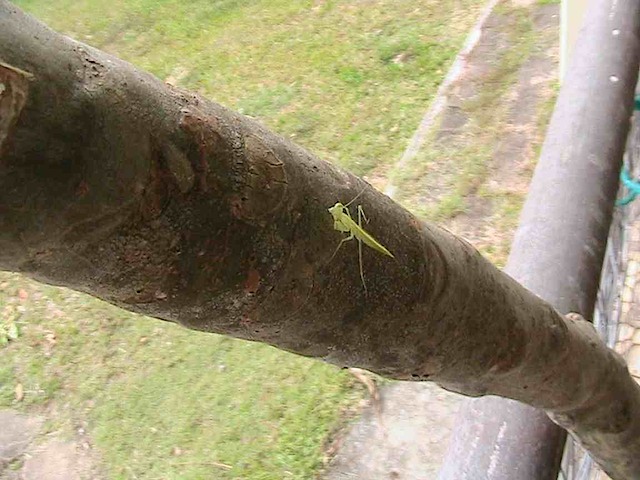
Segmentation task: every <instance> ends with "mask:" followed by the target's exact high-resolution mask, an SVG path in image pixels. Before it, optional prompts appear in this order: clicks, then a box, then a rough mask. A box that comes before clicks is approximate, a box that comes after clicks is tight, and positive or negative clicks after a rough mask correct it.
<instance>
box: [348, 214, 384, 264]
mask: <svg viewBox="0 0 640 480" xmlns="http://www.w3.org/2000/svg"><path fill="white" fill-rule="evenodd" d="M349 220H351V219H349ZM351 222H352V223H353V226H352V227H351V231H352V232H353V233H354V235H355V236H356V238H357V239H358V240H361V241H362V242H364V243H365V244H366V245H367V246H368V247H371V248H373V249H374V250H376V251H378V252H380V253H382V254H383V255H388V256H390V257H391V258H394V257H393V254H392V253H391V252H390V251H389V250H387V249H386V248H385V247H384V245H382V244H381V243H380V242H378V241H377V240H376V239H375V238H373V236H372V235H371V234H370V233H369V232H367V231H366V230H365V229H364V228H362V227H361V226H360V225H358V224H357V223H356V222H354V221H353V220H351Z"/></svg>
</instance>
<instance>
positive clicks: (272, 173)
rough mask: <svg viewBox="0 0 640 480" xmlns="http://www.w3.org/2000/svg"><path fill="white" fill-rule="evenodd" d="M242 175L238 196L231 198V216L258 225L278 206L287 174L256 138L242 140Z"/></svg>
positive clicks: (284, 190)
mask: <svg viewBox="0 0 640 480" xmlns="http://www.w3.org/2000/svg"><path fill="white" fill-rule="evenodd" d="M244 155H245V161H246V169H247V170H246V175H245V180H244V188H242V191H241V192H240V195H236V196H234V198H232V200H231V201H232V211H233V214H234V215H235V216H236V217H238V218H242V219H245V220H253V221H255V222H257V223H262V222H264V221H266V220H267V219H268V218H269V217H271V216H272V215H273V214H274V213H275V212H276V211H277V210H278V209H279V208H280V206H281V205H282V202H283V201H284V197H285V194H286V192H287V186H288V185H287V174H286V171H285V168H284V162H282V161H281V160H280V159H279V158H278V156H277V155H276V153H275V152H274V151H273V150H271V148H269V146H267V145H266V144H265V142H264V140H262V139H261V138H259V137H258V136H256V135H253V134H248V135H246V136H245V138H244Z"/></svg>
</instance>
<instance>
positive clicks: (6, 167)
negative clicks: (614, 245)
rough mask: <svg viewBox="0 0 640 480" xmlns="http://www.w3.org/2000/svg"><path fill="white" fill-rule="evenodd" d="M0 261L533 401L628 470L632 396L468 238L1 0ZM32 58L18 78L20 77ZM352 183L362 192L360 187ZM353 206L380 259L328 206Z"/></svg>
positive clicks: (357, 361)
mask: <svg viewBox="0 0 640 480" xmlns="http://www.w3.org/2000/svg"><path fill="white" fill-rule="evenodd" d="M0 52H1V53H0V55H1V57H0V60H1V61H2V62H5V63H4V64H2V65H0V83H1V84H2V85H4V87H3V91H2V92H1V93H0V95H1V96H0V114H1V117H0V149H1V153H2V156H1V157H0V268H4V269H9V270H13V271H21V272H24V273H27V274H28V275H30V276H33V277H35V278H37V279H39V280H41V281H45V282H48V283H53V284H57V285H65V286H68V287H71V288H73V289H76V290H80V291H84V292H87V293H89V294H91V295H94V296H97V297H100V298H103V299H105V300H107V301H108V302H111V303H113V304H116V305H119V306H121V307H123V308H125V309H127V310H132V311H136V312H140V313H144V314H147V315H151V316H154V317H157V318H161V319H164V320H168V321H172V322H177V323H181V324H183V325H185V326H187V327H189V328H193V329H197V330H204V331H208V332H217V333H222V334H225V335H232V336H235V337H239V338H245V339H249V340H255V341H260V342H266V343H269V344H272V345H275V346H278V347H280V348H283V349H285V350H289V351H292V352H296V353H298V354H301V355H306V356H311V357H317V358H321V359H323V360H325V361H328V362H331V363H334V364H337V365H340V366H356V367H361V368H365V369H368V370H371V371H374V372H377V373H380V374H382V375H385V376H388V377H391V378H396V379H400V380H433V381H436V382H438V383H439V384H441V385H443V386H445V387H446V388H449V389H452V390H455V391H458V392H461V393H465V394H467V395H485V394H493V395H501V396H505V397H509V398H513V399H517V400H520V401H522V402H526V403H528V404H530V405H533V406H536V407H539V408H543V409H545V410H547V411H549V412H551V415H552V416H553V417H554V418H555V419H556V420H557V421H559V423H560V424H561V425H563V426H565V427H566V428H570V429H571V430H572V431H573V432H574V433H575V434H576V435H577V436H578V437H579V438H580V439H581V440H582V442H583V443H584V444H585V446H586V447H587V448H589V449H590V451H591V453H592V454H593V455H594V456H595V457H596V458H597V459H598V460H599V461H600V462H601V463H602V464H603V465H604V467H605V468H606V470H607V471H608V472H610V474H611V475H613V476H614V477H615V478H620V479H621V478H636V477H638V476H640V455H637V452H638V451H639V448H638V447H639V446H640V392H639V390H638V386H637V385H636V384H635V383H634V382H633V380H632V379H631V378H630V376H629V375H628V373H627V370H626V367H625V365H624V363H623V361H622V360H621V359H620V357H619V356H618V355H616V354H615V353H614V352H612V351H610V350H608V349H607V348H606V347H605V346H604V345H603V344H602V343H601V342H600V341H599V339H598V337H597V335H596V334H595V332H594V331H593V328H592V326H591V325H590V324H589V323H587V322H585V321H584V320H582V319H576V318H568V319H565V318H564V317H562V316H561V315H560V314H558V313H557V312H556V311H554V310H553V308H551V307H550V306H549V305H548V304H546V303H545V302H543V301H541V300H540V299H539V298H537V297H536V296H535V295H533V294H531V293H530V292H528V291H527V290H525V289H524V288H523V287H521V286H520V285H519V284H517V283H516V282H515V281H514V280H512V279H511V278H510V277H508V276H507V275H505V274H503V273H501V272H500V271H499V270H498V269H496V268H495V267H493V266H492V265H491V264H490V263H489V262H487V261H486V260H485V259H483V258H482V257H481V256H480V255H479V254H478V252H477V251H476V250H475V249H474V248H473V247H472V246H471V245H469V244H468V243H467V242H465V241H464V240H462V239H459V238H457V237H455V236H453V235H452V234H450V233H449V232H447V231H445V230H443V229H441V228H438V227H436V226H433V225H426V224H423V223H421V222H420V221H418V220H417V219H416V218H415V217H414V216H413V215H411V214H410V213H409V212H407V211H406V210H404V209H402V208H401V207H400V206H398V205H396V204H395V203H393V202H392V201H391V200H390V199H389V198H388V197H386V196H384V195H383V194H381V193H379V192H377V191H375V190H374V189H373V188H371V187H370V186H368V184H366V183H365V182H364V181H362V180H360V179H358V178H356V177H355V176H353V175H351V174H349V173H347V172H345V171H342V170H340V169H339V168H337V167H335V166H333V165H331V164H329V163H327V162H324V161H321V160H319V159H317V158H316V157H314V156H313V155H312V154H310V153H308V152H306V151H305V150H303V149H302V148H300V147H298V146H295V145H293V144H292V143H290V142H288V141H287V140H285V139H284V138H282V137H279V136H277V135H274V134H272V133H270V132H269V131H267V130H266V129H265V128H264V127H262V126H261V125H259V124H257V123H256V122H254V121H252V120H250V119H248V118H246V117H243V116H241V115H239V114H236V113H234V112H231V111H229V110H227V109H225V108H224V107H221V106H219V105H216V104H214V103H212V102H210V101H208V100H206V99H203V98H200V97H198V96H196V95H193V94H190V93H188V92H184V91H181V90H179V89H175V88H173V87H170V86H168V85H165V84H163V83H162V82H160V81H158V80H157V79H155V78H154V77H152V76H151V75H149V74H146V73H143V72H140V71H138V70H136V69H135V68H134V67H132V66H131V65H129V64H127V63H125V62H123V61H121V60H118V59H116V58H114V57H112V56H109V55H107V54H105V53H103V52H100V51H98V50H96V49H94V48H91V47H89V46H86V45H83V44H80V43H78V42H75V41H73V40H71V39H69V38H67V37H63V36H61V35H58V34H56V33H55V32H53V31H51V30H49V29H48V28H46V27H45V26H44V25H42V24H40V23H39V22H37V21H35V20H34V19H32V18H31V17H29V16H27V15H25V14H23V13H22V12H21V11H20V10H18V9H17V8H16V7H14V6H12V5H11V4H10V3H8V2H7V1H6V0H0ZM27 72H28V73H27ZM363 190H364V191H363ZM360 192H362V194H361V195H360V197H359V198H358V200H357V202H356V203H360V204H362V205H363V206H364V209H365V211H366V213H367V216H368V217H369V218H370V223H369V224H368V225H367V229H368V230H370V232H371V233H372V234H373V235H374V237H375V238H376V239H378V240H380V242H381V243H382V244H384V245H385V246H386V247H387V248H389V250H390V251H391V252H392V253H393V254H394V256H395V258H394V259H391V258H389V257H386V256H383V255H381V254H379V253H377V252H375V251H374V250H371V249H368V248H366V247H365V248H364V251H363V253H364V258H363V264H364V265H363V268H364V275H365V278H366V282H367V291H365V290H364V289H363V286H362V283H361V280H360V274H359V268H360V267H359V261H358V253H357V248H356V245H350V244H348V243H347V244H346V245H344V246H343V247H342V248H341V249H340V251H339V252H338V253H337V254H336V255H335V257H332V254H333V253H334V250H335V248H336V246H337V245H338V242H339V241H340V239H341V234H340V233H339V232H337V231H336V230H334V226H333V220H332V218H331V215H330V214H329V212H328V211H327V209H328V208H329V207H331V206H332V205H334V204H335V203H336V202H337V201H341V202H343V203H346V202H348V201H349V200H351V199H352V198H354V197H355V196H356V195H358V194H359V193H360Z"/></svg>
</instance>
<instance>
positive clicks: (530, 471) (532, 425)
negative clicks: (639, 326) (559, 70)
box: [439, 0, 640, 480]
mask: <svg viewBox="0 0 640 480" xmlns="http://www.w3.org/2000/svg"><path fill="white" fill-rule="evenodd" d="M575 1H577V0H575ZM639 66H640V1H639V0H592V1H591V3H590V5H589V9H588V11H587V14H586V16H585V19H584V25H583V27H582V28H581V29H580V32H579V35H578V38H577V42H576V43H575V48H574V49H573V55H572V58H571V62H570V68H569V69H568V70H567V72H566V77H565V82H564V85H563V86H562V89H561V91H560V94H559V96H558V101H557V104H556V108H555V110H554V113H553V117H552V119H551V123H550V125H549V129H548V131H547V135H546V138H545V142H544V146H543V149H542V153H541V156H540V160H539V162H538V165H537V167H536V171H535V173H534V176H533V179H532V181H531V185H530V187H529V194H528V196H527V201H526V203H525V206H524V208H523V212H522V215H521V218H520V225H519V227H518V230H517V232H516V235H515V239H514V242H513V245H512V250H511V255H510V257H509V261H508V263H507V267H506V269H505V270H506V272H507V273H509V274H510V275H511V276H512V277H514V278H515V279H516V280H517V281H518V282H520V283H521V284H522V285H524V286H525V287H527V288H528V289H529V290H531V291H533V292H534V293H536V294H537V295H539V296H540V297H542V298H543V299H544V300H546V301H548V302H549V303H551V304H552V305H553V306H554V307H555V308H556V309H557V310H558V311H560V312H561V313H569V312H577V313H581V314H582V315H583V317H585V318H587V319H590V318H591V317H592V313H593V309H594V305H595V300H596V295H597V290H598V283H599V277H600V269H601V267H602V259H603V256H604V252H605V246H606V240H607V234H608V230H609V225H610V223H611V215H612V210H613V205H614V199H615V196H616V192H617V188H618V176H619V172H620V165H621V163H622V156H623V153H624V148H625V142H626V138H627V134H628V131H629V125H630V118H631V114H632V109H633V96H634V90H635V87H636V83H637V80H638V68H639ZM565 438H566V437H565V433H564V432H563V431H562V430H560V429H559V428H558V427H556V426H555V425H554V424H553V423H552V422H551V421H550V420H549V419H548V418H547V417H546V416H545V415H544V413H543V412H541V411H538V410H535V409H533V408H531V407H528V406H526V405H523V404H520V403H518V402H514V401H512V400H506V399H501V398H497V397H485V398H480V399H473V400H467V401H466V402H465V405H464V406H463V408H462V411H461V413H460V415H459V417H458V422H457V426H456V428H455V430H454V433H453V436H452V439H451V443H450V445H449V450H448V452H447V455H446V457H445V460H444V463H443V465H442V469H441V471H440V476H439V478H440V480H465V479H467V480H476V479H482V480H507V479H514V478H517V479H518V480H552V479H555V478H557V475H558V469H559V464H560V459H561V452H562V447H563V444H564V440H565Z"/></svg>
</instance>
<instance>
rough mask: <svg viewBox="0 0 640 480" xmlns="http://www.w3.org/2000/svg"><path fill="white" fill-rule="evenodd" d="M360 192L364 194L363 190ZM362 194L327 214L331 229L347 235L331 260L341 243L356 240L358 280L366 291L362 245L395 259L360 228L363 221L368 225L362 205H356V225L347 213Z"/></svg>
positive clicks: (339, 204)
mask: <svg viewBox="0 0 640 480" xmlns="http://www.w3.org/2000/svg"><path fill="white" fill-rule="evenodd" d="M362 192H364V190H363V191H362ZM362 192H360V193H359V194H358V195H356V196H355V198H354V199H353V200H351V201H350V202H349V203H347V204H346V205H343V204H342V203H340V202H337V203H336V204H335V205H334V206H333V207H331V208H329V213H330V214H331V216H332V217H333V228H334V229H336V230H337V231H339V232H344V233H348V234H349V235H348V236H347V237H345V238H343V239H342V240H341V241H340V243H339V244H338V247H337V248H336V251H335V252H333V255H332V256H331V258H333V257H334V256H335V255H336V253H338V250H340V247H341V246H342V244H343V243H345V242H348V241H349V240H353V239H354V238H355V239H356V240H358V258H359V260H360V279H361V280H362V286H363V287H364V289H365V291H366V290H367V284H366V283H365V281H364V272H363V269H362V244H363V243H364V244H365V245H367V246H368V247H370V248H373V249H374V250H376V251H377V252H379V253H381V254H383V255H387V256H389V257H391V258H395V257H394V256H393V254H392V253H391V252H390V251H389V250H387V248H386V247H385V246H384V245H382V244H381V243H380V242H378V241H377V240H376V239H375V238H373V235H371V234H370V233H369V232H367V231H366V230H365V229H364V228H362V220H363V219H364V221H365V222H367V223H369V220H368V219H367V217H366V216H365V214H364V210H363V209H362V205H358V207H357V210H358V223H356V222H355V220H353V218H351V213H350V212H349V208H348V207H349V205H351V204H352V203H353V202H354V201H355V199H356V198H358V197H359V196H360V195H361V194H362Z"/></svg>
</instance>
